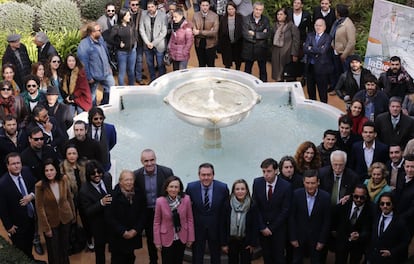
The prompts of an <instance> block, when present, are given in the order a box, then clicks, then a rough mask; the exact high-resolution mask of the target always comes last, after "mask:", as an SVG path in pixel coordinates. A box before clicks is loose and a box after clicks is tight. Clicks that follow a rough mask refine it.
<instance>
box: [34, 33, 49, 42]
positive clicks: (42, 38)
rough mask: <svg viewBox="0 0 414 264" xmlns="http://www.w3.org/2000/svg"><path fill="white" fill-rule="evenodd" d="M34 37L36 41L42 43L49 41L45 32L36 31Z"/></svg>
mask: <svg viewBox="0 0 414 264" xmlns="http://www.w3.org/2000/svg"><path fill="white" fill-rule="evenodd" d="M35 39H36V40H37V41H40V42H42V43H47V42H49V38H48V37H47V35H46V33H45V32H41V31H40V32H37V33H36V35H35Z"/></svg>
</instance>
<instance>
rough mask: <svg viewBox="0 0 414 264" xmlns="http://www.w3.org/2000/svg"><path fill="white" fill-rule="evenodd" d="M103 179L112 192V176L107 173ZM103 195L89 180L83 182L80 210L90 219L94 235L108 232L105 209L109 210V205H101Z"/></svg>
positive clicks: (108, 189)
mask: <svg viewBox="0 0 414 264" xmlns="http://www.w3.org/2000/svg"><path fill="white" fill-rule="evenodd" d="M102 180H103V182H104V184H105V188H106V191H107V193H108V194H111V193H112V177H111V176H110V175H109V174H107V173H105V174H104V176H103V178H102ZM102 197H103V195H102V194H101V193H99V192H98V190H97V189H96V188H95V187H94V186H93V185H92V184H91V183H90V182H89V181H86V182H84V183H83V184H82V186H81V188H80V191H79V201H80V210H82V212H83V213H84V214H85V216H86V218H87V219H88V224H89V225H90V227H91V231H92V233H93V234H94V235H95V234H99V233H102V234H104V233H106V229H107V227H108V225H107V222H106V221H105V211H106V210H108V209H107V208H108V206H102V205H101V202H100V200H101V198H102ZM95 239H96V238H95Z"/></svg>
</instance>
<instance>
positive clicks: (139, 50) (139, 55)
mask: <svg viewBox="0 0 414 264" xmlns="http://www.w3.org/2000/svg"><path fill="white" fill-rule="evenodd" d="M143 54H144V47H142V46H137V60H136V62H135V79H136V80H137V81H142V57H143Z"/></svg>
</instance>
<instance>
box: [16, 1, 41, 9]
mask: <svg viewBox="0 0 414 264" xmlns="http://www.w3.org/2000/svg"><path fill="white" fill-rule="evenodd" d="M17 2H20V3H25V4H28V5H29V6H32V7H38V8H39V7H40V6H41V4H42V2H43V0H17Z"/></svg>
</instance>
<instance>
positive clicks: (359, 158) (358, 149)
mask: <svg viewBox="0 0 414 264" xmlns="http://www.w3.org/2000/svg"><path fill="white" fill-rule="evenodd" d="M362 144H363V141H359V142H356V143H354V145H353V146H352V150H351V156H350V159H349V163H348V164H349V167H350V168H351V169H353V170H354V171H355V172H356V173H357V174H358V175H359V176H360V180H361V182H362V181H363V180H365V179H368V168H367V165H366V163H365V156H364V149H363V148H362ZM388 159H389V154H388V146H387V145H385V144H384V143H381V142H380V141H378V140H375V150H374V157H373V159H372V163H374V162H377V161H378V162H382V163H384V164H386V163H387V161H388Z"/></svg>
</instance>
